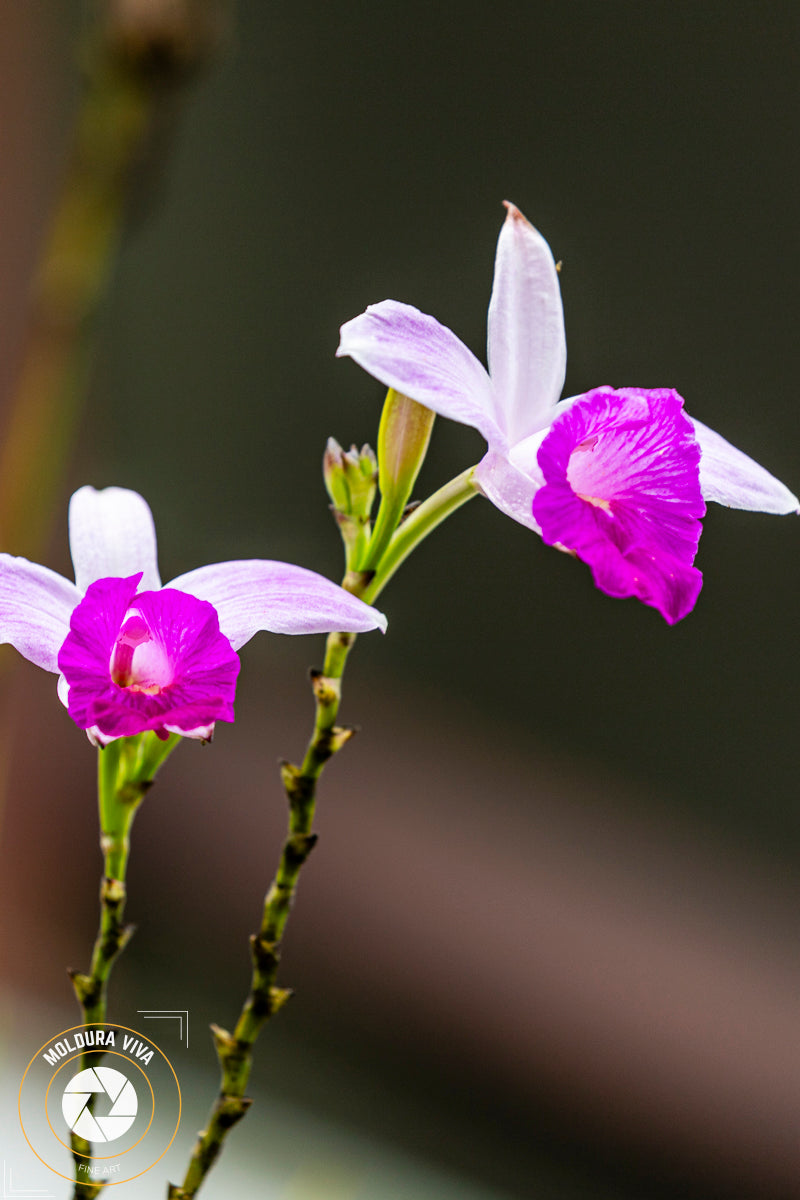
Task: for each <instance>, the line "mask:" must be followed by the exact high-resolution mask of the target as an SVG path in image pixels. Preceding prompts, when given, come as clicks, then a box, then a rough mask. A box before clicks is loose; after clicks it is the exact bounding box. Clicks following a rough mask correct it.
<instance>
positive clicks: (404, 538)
mask: <svg viewBox="0 0 800 1200" xmlns="http://www.w3.org/2000/svg"><path fill="white" fill-rule="evenodd" d="M473 471H474V468H472V467H470V468H469V470H467V471H464V472H463V473H462V474H461V475H459V476H458V477H457V478H456V479H453V480H451V481H450V483H448V484H445V486H444V487H442V488H440V489H439V491H438V492H435V493H434V494H433V495H432V496H430V497H429V498H428V499H427V500H426V501H425V502H424V503H423V504H421V505H420V506H419V508H417V509H416V510H415V511H414V513H413V514H412V515H411V516H410V517H409V518H408V519H407V520H406V521H405V522H404V523H403V524H402V525H400V527H399V529H398V530H397V531H396V532H395V534H394V536H393V538H392V540H391V541H390V543H389V545H388V547H387V549H386V552H385V554H384V556H383V558H382V560H381V562H380V563H379V565H378V568H377V570H376V571H375V573H374V575H373V574H372V573H371V572H348V573H347V575H346V576H345V580H344V584H343V586H344V587H345V588H346V589H347V590H348V591H350V592H352V593H353V595H355V596H359V597H361V598H362V599H364V600H366V601H368V602H369V601H371V600H373V599H374V598H375V597H376V596H377V595H378V594H379V592H381V591H382V590H383V588H384V587H385V586H386V584H387V583H388V581H389V579H390V578H391V576H392V575H393V574H394V573H395V571H396V570H397V568H398V567H399V566H400V565H401V563H402V562H403V561H404V560H405V559H406V558H407V557H408V555H409V554H410V553H411V551H412V550H413V549H414V548H415V547H416V546H418V545H419V543H420V542H421V541H422V540H423V539H424V538H426V537H427V536H428V534H429V533H431V532H432V530H434V529H435V528H436V527H437V525H439V524H441V522H442V521H443V520H444V519H445V518H446V517H448V516H449V515H450V514H451V513H452V512H455V510H456V509H457V508H460V507H461V505H462V504H464V503H466V501H467V500H470V499H471V498H472V497H473V496H474V495H476V494H477V488H476V485H475V483H474V482H473V479H472V477H473ZM355 640H356V635H355V634H354V633H331V634H329V635H328V640H327V643H326V651H325V664H324V667H323V669H322V671H313V672H312V674H311V683H312V687H313V689H314V696H315V699H316V716H315V721H314V732H313V734H312V736H311V740H310V741H309V743H308V747H307V749H306V753H305V757H304V759H303V762H302V764H301V766H299V767H296V766H294V765H293V764H292V763H288V762H284V763H283V764H282V765H281V778H282V781H283V787H284V791H285V792H286V798H287V800H288V802H289V828H288V834H287V838H286V841H285V842H284V846H283V850H282V852H281V856H280V860H279V862H278V868H277V870H276V872H275V877H274V879H273V880H272V883H271V884H270V887H269V890H268V891H267V894H266V897H265V900H264V911H263V916H262V920H261V928H260V929H259V932H258V933H257V934H253V935H252V937H251V938H250V953H251V959H252V978H251V982H250V993H249V995H248V997H247V999H246V1000H245V1002H244V1005H243V1006H242V1011H241V1013H240V1015H239V1020H238V1021H237V1023H236V1026H235V1027H234V1030H233V1033H229V1032H228V1030H226V1029H221V1028H220V1027H219V1026H218V1025H213V1026H212V1034H213V1037H214V1045H215V1047H216V1051H217V1058H218V1059H219V1064H220V1070H221V1080H220V1088H219V1093H218V1095H217V1098H216V1101H215V1102H214V1106H213V1108H212V1110H211V1113H210V1115H209V1119H208V1124H207V1125H206V1128H205V1129H204V1130H203V1131H202V1132H201V1133H200V1134H199V1136H198V1139H197V1142H196V1143H195V1146H194V1149H193V1151H192V1156H191V1159H190V1160H189V1165H188V1167H187V1170H186V1175H185V1177H184V1180H183V1184H182V1185H181V1186H180V1187H178V1186H176V1185H175V1184H170V1185H169V1191H168V1200H189V1198H190V1197H192V1196H195V1195H196V1194H197V1192H198V1191H199V1190H200V1188H201V1186H202V1184H203V1181H204V1180H205V1177H206V1175H207V1174H208V1172H209V1171H210V1170H211V1167H212V1166H213V1165H214V1163H215V1161H216V1159H217V1158H218V1157H219V1154H220V1153H221V1151H222V1147H223V1144H224V1141H225V1138H226V1136H227V1134H228V1131H229V1130H230V1129H231V1128H232V1127H233V1126H234V1125H235V1124H236V1123H237V1122H238V1121H240V1120H241V1118H242V1117H243V1116H244V1114H245V1113H246V1112H247V1110H248V1108H249V1107H250V1104H251V1100H250V1099H249V1098H248V1097H247V1096H245V1094H244V1092H245V1088H246V1087H247V1084H248V1081H249V1078H250V1072H251V1069H252V1064H253V1046H254V1045H255V1042H256V1039H257V1037H258V1035H259V1033H260V1032H261V1029H262V1028H263V1026H264V1025H265V1024H266V1022H267V1021H268V1020H269V1019H270V1017H272V1016H274V1014H275V1013H276V1012H278V1010H279V1009H280V1008H282V1007H283V1005H284V1004H285V1003H286V1001H287V1000H288V999H289V997H290V996H291V992H290V991H289V990H288V989H286V988H281V987H277V986H276V982H275V981H276V977H277V973H278V966H279V964H280V947H281V940H282V938H283V934H284V930H285V928H286V923H287V921H288V919H289V914H290V912H291V908H292V903H293V901H294V897H295V892H296V890H297V883H298V879H299V877H300V872H301V870H302V869H303V866H304V864H305V862H306V860H307V859H308V856H309V855H310V853H311V851H312V850H313V848H314V844H315V843H316V840H317V835H316V834H315V833H313V832H312V826H313V823H314V809H315V804H316V787H317V780H318V779H319V777H320V775H321V774H322V771H323V769H324V767H325V764H326V762H327V761H328V759H329V758H331V757H332V756H333V755H334V754H336V753H337V752H338V751H339V750H341V748H342V746H344V745H345V743H346V742H348V741H349V740H350V738H351V737H352V736H353V732H354V730H353V729H351V728H348V727H347V726H341V725H337V724H336V719H337V716H338V714H339V705H340V702H341V694H342V676H343V675H344V670H345V666H346V664H347V658H348V655H349V653H350V651H351V649H352V647H353V644H354V643H355Z"/></svg>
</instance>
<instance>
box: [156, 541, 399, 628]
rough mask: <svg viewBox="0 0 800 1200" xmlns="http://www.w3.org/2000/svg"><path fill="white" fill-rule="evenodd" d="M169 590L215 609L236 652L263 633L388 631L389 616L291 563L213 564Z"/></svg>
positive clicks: (174, 582) (177, 581) (183, 577)
mask: <svg viewBox="0 0 800 1200" xmlns="http://www.w3.org/2000/svg"><path fill="white" fill-rule="evenodd" d="M166 586H167V587H171V588H177V589H178V591H181V592H188V593H189V594H190V595H192V596H197V598H198V600H207V601H208V602H209V603H210V604H213V605H214V607H215V608H216V610H217V613H218V614H219V627H220V629H221V630H222V632H223V633H224V634H225V636H226V637H227V638H228V639H229V640H230V643H231V645H232V646H233V648H234V650H238V649H239V647H240V646H243V645H244V644H245V642H249V641H250V638H251V637H252V636H253V634H255V633H258V631H259V630H260V629H266V630H269V631H270V632H272V633H329V632H331V631H333V630H335V629H340V630H343V631H350V632H354V633H361V632H364V631H366V630H368V629H383V630H385V629H386V617H384V615H383V613H380V612H378V610H377V609H375V608H370V606H369V605H368V604H364V602H363V600H357V599H356V597H355V596H351V595H350V593H349V592H346V591H345V590H344V588H340V587H339V585H338V584H336V583H332V582H331V580H330V579H325V578H323V576H322V575H317V573H316V571H308V570H306V569H305V567H295V566H293V565H292V564H290V563H283V562H270V561H266V560H264V559H258V558H254V559H247V560H244V561H240V562H225V563H212V564H211V566H208V567H198V568H197V570H195V571H188V572H187V573H186V574H185V575H179V576H178V578H177V579H173V580H172V582H171V583H168V584H167V585H166Z"/></svg>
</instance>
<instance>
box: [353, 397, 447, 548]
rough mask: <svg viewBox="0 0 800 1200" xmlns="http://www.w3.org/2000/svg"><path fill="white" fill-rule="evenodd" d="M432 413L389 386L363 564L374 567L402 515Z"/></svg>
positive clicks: (424, 450) (421, 457) (427, 439)
mask: <svg viewBox="0 0 800 1200" xmlns="http://www.w3.org/2000/svg"><path fill="white" fill-rule="evenodd" d="M434 416H435V414H434V413H433V412H431V410H430V409H429V408H425V406H424V405H422V404H418V403H417V401H416V400H412V399H411V398H410V397H409V396H404V395H403V393H402V392H396V391H395V390H394V388H389V391H388V392H387V395H386V401H385V403H384V406H383V413H382V414H381V424H380V429H379V430H378V484H379V486H380V489H381V506H380V510H379V512H378V519H377V521H376V523H375V532H374V535H373V538H372V542H371V543H370V547H369V550H368V554H367V560H366V564H365V565H366V566H367V567H368V568H375V567H376V566H377V563H378V561H379V559H380V557H381V555H382V554H383V551H384V550H385V549H386V546H387V545H388V544H389V540H390V539H391V536H392V534H393V533H394V531H395V529H396V528H397V526H398V525H399V524H400V521H401V519H402V516H403V512H404V510H405V507H406V503H407V502H408V498H409V496H410V495H411V489H412V488H413V487H414V484H415V483H416V481H417V475H418V474H419V469H420V467H421V466H422V463H423V461H424V459H425V455H426V454H427V452H428V443H429V442H430V439H431V430H432V429H433V421H434Z"/></svg>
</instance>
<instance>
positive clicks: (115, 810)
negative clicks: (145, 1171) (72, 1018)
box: [69, 733, 180, 1200]
mask: <svg viewBox="0 0 800 1200" xmlns="http://www.w3.org/2000/svg"><path fill="white" fill-rule="evenodd" d="M179 740H180V739H179V738H178V737H176V736H175V735H174V734H173V735H171V736H170V737H169V739H167V740H166V741H161V740H160V739H158V738H156V736H155V734H152V733H146V734H142V735H141V736H138V737H131V738H119V739H117V741H114V742H111V743H110V744H109V745H108V746H106V748H105V749H104V750H101V751H99V753H98V763H97V800H98V809H99V816H100V849H101V851H102V854H103V877H102V879H101V881H100V925H99V928H98V931H97V937H96V939H95V943H94V949H93V950H92V959H91V963H90V966H89V971H88V974H85V973H83V972H81V971H70V972H69V975H70V978H71V980H72V986H73V987H74V989H75V995H76V996H77V998H78V1003H79V1004H80V1006H81V1012H82V1014H83V1023H84V1025H93V1024H101V1023H102V1022H103V1021H105V1019H106V1009H107V993H108V980H109V976H110V975H111V971H112V968H113V966H114V963H115V962H116V960H117V959H118V958H119V956H120V954H121V953H122V951H123V950H124V949H125V947H126V946H127V944H128V942H129V941H130V939H131V936H132V935H133V932H134V926H133V925H125V924H124V915H125V900H126V887H125V874H126V871H127V866H128V853H129V851H130V831H131V826H132V824H133V818H134V817H135V815H136V810H137V809H138V807H139V805H140V804H141V802H142V800H143V799H144V796H145V793H146V792H147V791H148V789H149V788H150V787H151V786H152V783H153V777H154V775H155V773H156V771H157V770H158V767H159V766H160V765H161V763H162V762H163V761H164V759H165V758H166V757H167V755H168V754H170V753H171V751H172V750H173V749H174V748H175V746H176V745H177V744H178V742H179ZM91 1058H92V1061H96V1055H93V1056H91ZM89 1065H90V1055H89V1054H88V1053H87V1054H84V1057H83V1066H84V1067H87V1066H89ZM71 1143H72V1156H73V1159H74V1160H75V1178H76V1183H75V1192H74V1200H93V1198H94V1197H95V1196H97V1195H98V1194H99V1192H100V1190H101V1188H102V1185H101V1184H94V1183H91V1182H90V1181H88V1180H84V1179H82V1178H80V1176H79V1174H78V1167H79V1165H84V1166H85V1164H86V1160H87V1159H88V1160H89V1161H91V1155H92V1147H91V1144H90V1143H89V1142H88V1141H86V1140H85V1139H84V1138H82V1137H78V1136H77V1135H76V1134H72V1138H71Z"/></svg>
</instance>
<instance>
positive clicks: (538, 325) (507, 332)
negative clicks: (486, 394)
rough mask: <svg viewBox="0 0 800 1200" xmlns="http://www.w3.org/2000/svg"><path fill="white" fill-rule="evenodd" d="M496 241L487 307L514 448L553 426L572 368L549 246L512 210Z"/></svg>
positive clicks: (504, 421)
mask: <svg viewBox="0 0 800 1200" xmlns="http://www.w3.org/2000/svg"><path fill="white" fill-rule="evenodd" d="M505 204H506V208H507V210H508V215H507V216H506V220H505V223H504V225H503V228H502V229H501V231H500V237H499V239H498V242H497V256H496V258H495V267H494V284H493V287H492V298H491V301H490V302H489V341H488V356H489V374H490V375H491V379H492V386H493V389H494V398H495V420H496V422H497V424H498V425H499V426H500V428H501V430H502V431H503V433H504V434H505V435H506V438H507V441H508V443H509V444H510V445H514V444H515V443H516V442H519V441H521V440H522V439H523V438H525V437H527V436H528V435H529V434H531V433H535V432H536V430H538V429H541V428H543V427H544V426H546V425H549V423H550V421H551V420H552V417H553V406H554V404H555V403H556V401H557V400H558V398H559V396H560V395H561V389H562V388H563V386H564V376H565V374H566V369H567V341H566V335H565V333H564V311H563V308H562V305H561V289H560V287H559V283H558V272H557V271H556V265H555V262H554V261H553V255H552V254H551V252H550V247H549V246H548V244H547V242H546V241H545V240H544V238H543V237H542V235H541V234H540V233H539V232H538V231H537V230H536V229H534V227H533V226H532V225H531V224H530V222H529V221H527V220H526V219H525V217H524V216H523V215H522V213H521V212H520V211H519V209H518V208H516V207H515V206H514V205H513V204H510V203H509V202H508V201H506V202H505Z"/></svg>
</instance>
